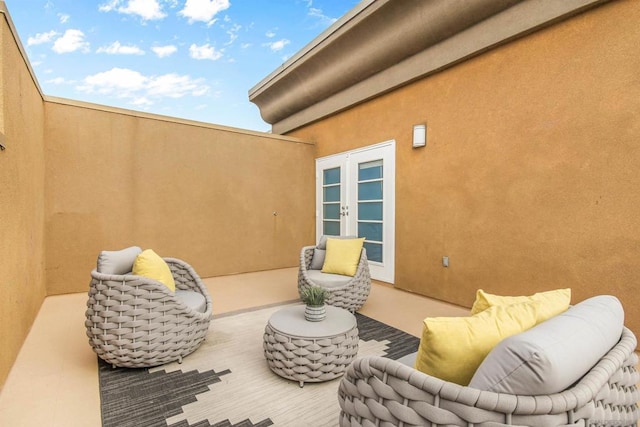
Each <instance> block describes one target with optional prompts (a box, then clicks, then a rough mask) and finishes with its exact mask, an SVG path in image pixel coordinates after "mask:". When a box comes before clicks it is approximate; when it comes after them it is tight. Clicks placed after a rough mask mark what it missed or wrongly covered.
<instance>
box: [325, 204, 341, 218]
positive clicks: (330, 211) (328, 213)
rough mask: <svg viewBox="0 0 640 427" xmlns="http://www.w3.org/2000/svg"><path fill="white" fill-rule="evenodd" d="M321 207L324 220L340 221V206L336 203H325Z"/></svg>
mask: <svg viewBox="0 0 640 427" xmlns="http://www.w3.org/2000/svg"><path fill="white" fill-rule="evenodd" d="M323 207H324V212H323V215H324V216H323V218H324V219H338V220H339V219H340V205H339V204H338V203H326V204H325V205H324V206H323Z"/></svg>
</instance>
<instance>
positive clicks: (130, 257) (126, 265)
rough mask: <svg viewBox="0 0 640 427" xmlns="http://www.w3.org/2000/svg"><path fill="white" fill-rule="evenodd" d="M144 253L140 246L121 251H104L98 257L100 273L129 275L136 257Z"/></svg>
mask: <svg viewBox="0 0 640 427" xmlns="http://www.w3.org/2000/svg"><path fill="white" fill-rule="evenodd" d="M141 252H142V249H141V248H139V247H138V246H131V247H129V248H126V249H122V250H119V251H102V252H100V255H98V265H97V270H98V273H103V274H117V275H122V274H127V273H130V272H131V270H132V269H133V263H134V261H135V260H136V257H137V256H138V255H139V254H140V253H141Z"/></svg>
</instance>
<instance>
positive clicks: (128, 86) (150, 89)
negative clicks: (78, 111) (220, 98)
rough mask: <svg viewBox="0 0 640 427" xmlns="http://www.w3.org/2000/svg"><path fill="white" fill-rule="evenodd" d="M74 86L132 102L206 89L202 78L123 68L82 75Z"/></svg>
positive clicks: (199, 93)
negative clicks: (157, 74)
mask: <svg viewBox="0 0 640 427" xmlns="http://www.w3.org/2000/svg"><path fill="white" fill-rule="evenodd" d="M77 89H78V90H80V91H82V92H86V93H99V94H102V95H108V96H114V97H117V98H123V99H129V102H130V103H131V104H132V105H138V106H140V105H151V104H153V99H161V98H181V97H183V96H203V95H205V94H207V93H208V92H209V86H207V85H206V83H205V81H204V79H193V78H191V77H190V76H188V75H179V74H175V73H170V74H164V75H161V76H145V75H143V74H141V73H139V72H138V71H134V70H130V69H127V68H112V69H111V70H109V71H105V72H102V73H98V74H94V75H91V76H87V77H85V78H84V80H83V82H82V84H81V85H79V86H78V87H77Z"/></svg>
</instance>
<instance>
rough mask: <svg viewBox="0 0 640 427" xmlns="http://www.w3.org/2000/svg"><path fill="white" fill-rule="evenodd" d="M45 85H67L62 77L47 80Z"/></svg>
mask: <svg viewBox="0 0 640 427" xmlns="http://www.w3.org/2000/svg"><path fill="white" fill-rule="evenodd" d="M47 83H52V84H54V85H62V84H65V83H67V81H66V80H65V79H64V77H56V78H53V79H49V80H47Z"/></svg>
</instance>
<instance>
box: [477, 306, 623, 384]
mask: <svg viewBox="0 0 640 427" xmlns="http://www.w3.org/2000/svg"><path fill="white" fill-rule="evenodd" d="M623 323H624V311H623V308H622V305H621V304H620V301H619V300H618V299H617V298H616V297H613V296H610V295H601V296H597V297H593V298H589V299H587V300H584V301H583V302H581V303H579V304H576V305H575V306H573V307H570V308H569V309H568V310H567V311H565V312H564V313H561V314H559V315H557V316H555V317H552V318H551V319H549V320H547V321H545V322H542V323H540V324H539V325H537V326H535V327H533V328H531V329H529V330H528V331H525V332H522V333H520V334H517V335H513V336H511V337H509V338H506V339H504V340H502V341H501V342H500V343H499V344H498V345H497V346H496V347H495V348H494V349H493V350H491V352H490V353H489V354H488V355H487V357H486V358H485V359H484V361H483V362H482V364H481V365H480V366H479V367H478V369H477V371H476V372H475V374H474V376H473V378H472V379H471V382H470V383H469V387H473V388H477V389H480V390H486V391H492V392H497V393H509V394H526V395H543V394H552V393H559V392H561V391H563V390H565V389H566V388H568V387H569V386H571V385H572V384H574V383H575V382H576V381H578V380H579V379H580V378H581V377H582V376H583V375H584V374H585V372H588V371H589V370H590V369H591V367H593V366H594V365H595V364H596V363H597V362H598V360H600V359H601V358H602V357H603V356H604V355H605V354H606V353H607V352H608V351H609V350H610V349H611V348H612V347H613V346H614V345H616V343H617V342H618V341H619V340H620V336H621V335H622V329H623V326H624V325H623Z"/></svg>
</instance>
